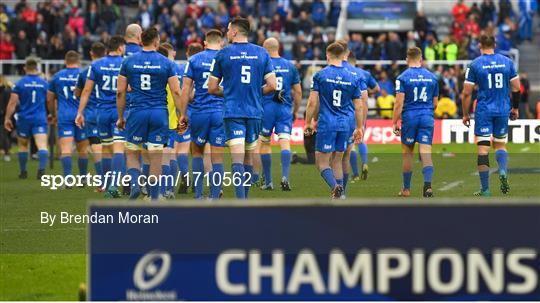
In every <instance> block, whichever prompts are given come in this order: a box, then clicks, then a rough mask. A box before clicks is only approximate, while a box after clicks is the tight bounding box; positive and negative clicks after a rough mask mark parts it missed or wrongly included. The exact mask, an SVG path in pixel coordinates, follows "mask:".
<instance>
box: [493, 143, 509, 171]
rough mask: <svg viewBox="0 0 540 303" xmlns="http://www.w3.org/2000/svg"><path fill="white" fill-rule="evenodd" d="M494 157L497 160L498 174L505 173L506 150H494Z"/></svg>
mask: <svg viewBox="0 0 540 303" xmlns="http://www.w3.org/2000/svg"><path fill="white" fill-rule="evenodd" d="M495 159H496V160H497V163H499V174H500V175H506V173H507V171H506V165H507V163H508V152H507V151H505V150H503V149H499V150H497V151H496V152H495Z"/></svg>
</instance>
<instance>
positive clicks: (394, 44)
mask: <svg viewBox="0 0 540 303" xmlns="http://www.w3.org/2000/svg"><path fill="white" fill-rule="evenodd" d="M388 38H389V41H388V42H387V43H386V45H385V47H386V54H387V59H389V60H392V61H397V60H401V59H405V58H403V44H401V41H400V40H399V36H398V34H396V33H394V32H391V33H389V34H388Z"/></svg>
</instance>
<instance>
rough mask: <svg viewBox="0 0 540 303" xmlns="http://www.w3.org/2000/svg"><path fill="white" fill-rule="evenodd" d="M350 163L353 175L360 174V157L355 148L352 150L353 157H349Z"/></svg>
mask: <svg viewBox="0 0 540 303" xmlns="http://www.w3.org/2000/svg"><path fill="white" fill-rule="evenodd" d="M349 163H350V165H351V170H352V175H353V176H358V175H359V173H358V157H357V154H356V151H355V150H354V149H353V150H351V157H350V159H349Z"/></svg>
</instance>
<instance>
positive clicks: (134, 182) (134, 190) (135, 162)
mask: <svg viewBox="0 0 540 303" xmlns="http://www.w3.org/2000/svg"><path fill="white" fill-rule="evenodd" d="M141 152H142V150H141V148H140V147H139V146H137V145H135V144H133V143H129V142H128V143H126V167H127V174H128V175H129V176H130V177H131V182H130V187H131V190H130V193H129V199H130V200H135V199H137V198H138V197H139V195H140V194H141V184H139V176H140V175H141V162H140V160H139V159H140V158H141Z"/></svg>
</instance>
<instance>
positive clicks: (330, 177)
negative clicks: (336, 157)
mask: <svg viewBox="0 0 540 303" xmlns="http://www.w3.org/2000/svg"><path fill="white" fill-rule="evenodd" d="M321 177H322V178H323V179H324V181H325V182H326V184H328V186H330V189H334V187H336V184H337V182H336V178H334V173H333V172H332V169H331V168H325V169H324V170H323V171H321Z"/></svg>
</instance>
